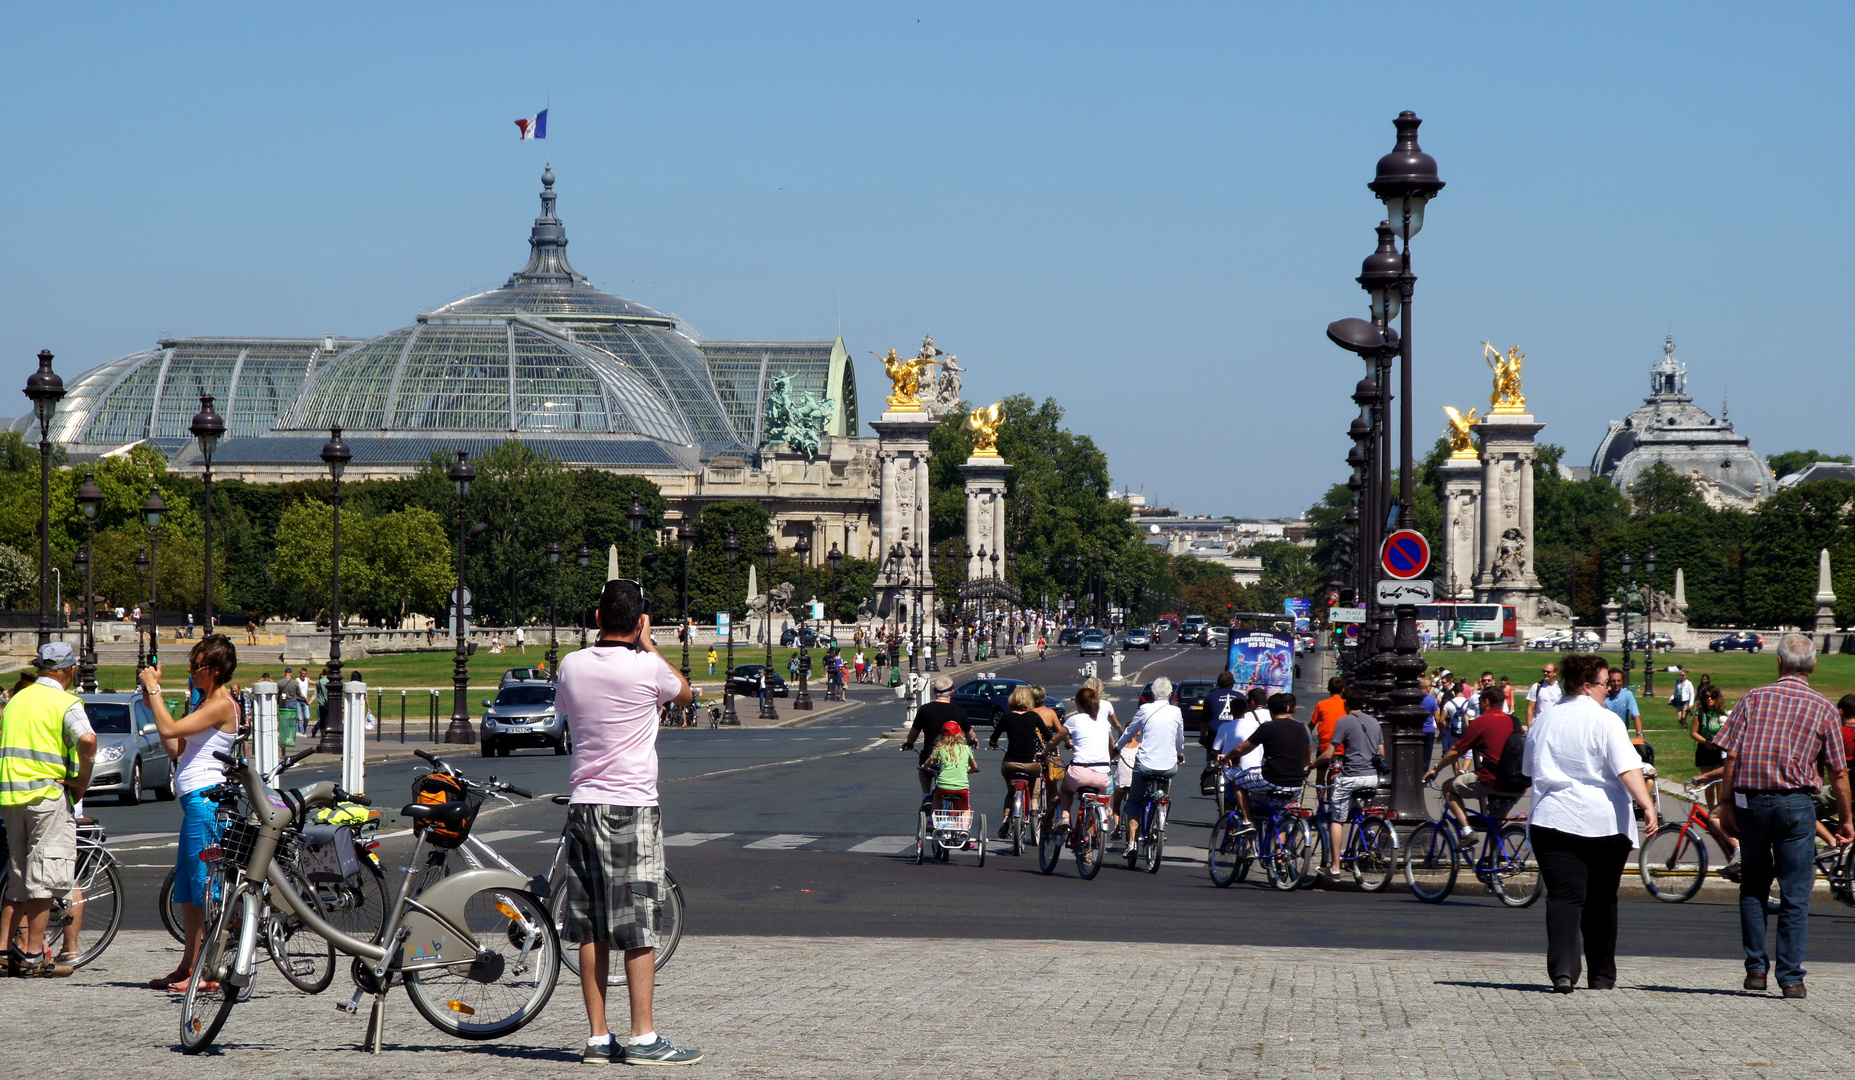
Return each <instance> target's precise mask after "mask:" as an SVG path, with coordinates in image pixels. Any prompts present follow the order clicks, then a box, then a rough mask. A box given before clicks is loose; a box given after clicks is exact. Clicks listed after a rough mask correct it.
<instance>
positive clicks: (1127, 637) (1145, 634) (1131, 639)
mask: <svg viewBox="0 0 1855 1080" xmlns="http://www.w3.org/2000/svg"><path fill="white" fill-rule="evenodd" d="M1121 648H1123V649H1145V650H1146V651H1147V652H1152V651H1153V631H1151V630H1148V629H1147V628H1146V627H1144V626H1130V627H1128V628H1127V630H1126V631H1125V632H1124V633H1122V634H1121Z"/></svg>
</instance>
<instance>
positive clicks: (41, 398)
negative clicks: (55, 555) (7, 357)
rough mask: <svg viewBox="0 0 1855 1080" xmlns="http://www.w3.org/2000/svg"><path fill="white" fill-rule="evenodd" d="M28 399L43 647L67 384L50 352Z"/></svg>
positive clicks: (48, 628) (42, 354)
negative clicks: (58, 424)
mask: <svg viewBox="0 0 1855 1080" xmlns="http://www.w3.org/2000/svg"><path fill="white" fill-rule="evenodd" d="M26 396H27V397H28V398H31V399H32V415H33V416H34V417H36V418H37V419H38V421H39V644H40V645H44V644H45V643H46V642H48V641H50V640H51V639H52V624H51V610H52V417H53V415H55V414H56V413H57V411H58V402H59V400H60V399H61V398H63V397H64V380H63V379H61V378H59V377H58V373H57V372H55V371H53V370H52V354H51V350H50V349H40V350H39V370H37V371H35V372H33V373H32V374H31V375H30V376H28V377H27V379H26Z"/></svg>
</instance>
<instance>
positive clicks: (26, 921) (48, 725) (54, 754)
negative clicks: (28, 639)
mask: <svg viewBox="0 0 1855 1080" xmlns="http://www.w3.org/2000/svg"><path fill="white" fill-rule="evenodd" d="M32 666H33V668H34V670H35V671H36V674H35V675H34V676H33V678H32V682H31V683H30V684H28V685H25V686H22V687H19V688H18V689H16V690H15V691H14V692H13V695H12V697H11V698H9V699H8V701H7V703H6V709H5V711H4V712H0V819H4V821H5V823H6V842H7V879H6V896H5V900H4V903H0V930H3V931H4V933H5V935H6V943H7V950H6V966H7V973H8V974H9V975H13V976H16V977H23V978H63V977H65V976H67V975H70V974H71V972H72V971H73V970H75V969H74V968H73V967H72V965H71V961H72V960H75V959H76V956H75V955H71V954H69V952H68V950H69V946H68V945H67V946H66V949H67V952H64V953H60V954H58V955H56V956H53V955H51V954H49V953H46V952H45V951H44V949H45V931H46V927H47V925H48V924H49V923H50V921H51V910H52V901H53V900H57V899H63V898H66V897H69V896H70V895H71V892H72V890H73V889H75V887H76V885H77V882H76V876H75V874H76V867H77V818H76V816H75V814H74V813H73V805H74V804H75V803H77V802H79V801H81V800H82V799H83V797H84V790H85V789H86V788H88V787H89V786H90V770H91V766H92V765H93V764H94V763H95V761H96V756H97V736H96V732H95V731H94V730H93V729H92V728H91V726H90V719H89V716H88V715H87V714H86V713H85V712H84V703H83V702H82V701H80V700H78V698H77V695H75V694H73V693H71V683H72V682H73V681H75V680H76V678H77V650H75V649H73V648H72V647H71V645H70V643H69V642H65V641H50V642H47V643H45V644H44V645H41V646H39V651H38V655H37V657H36V658H35V659H34V660H33V665H32ZM22 940H23V943H24V944H25V947H26V948H25V949H21V948H20V947H19V943H20V942H21V941H22ZM26 950H30V952H28V951H26Z"/></svg>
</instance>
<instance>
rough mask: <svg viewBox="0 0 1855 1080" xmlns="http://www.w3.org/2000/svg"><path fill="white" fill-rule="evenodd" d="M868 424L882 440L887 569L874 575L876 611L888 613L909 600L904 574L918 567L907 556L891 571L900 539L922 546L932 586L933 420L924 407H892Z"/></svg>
mask: <svg viewBox="0 0 1855 1080" xmlns="http://www.w3.org/2000/svg"><path fill="white" fill-rule="evenodd" d="M870 427H872V428H875V429H876V436H877V438H878V439H879V440H880V441H879V443H878V447H877V453H878V454H879V456H880V457H881V460H882V463H883V467H882V501H881V506H882V520H881V521H880V522H878V523H877V527H876V540H877V544H876V558H877V560H878V561H880V562H881V563H882V564H883V568H884V571H885V572H883V573H879V574H877V576H876V613H877V615H879V616H881V617H884V618H887V617H888V615H889V613H890V612H891V611H893V610H894V605H895V602H896V601H897V600H899V599H906V597H904V596H902V592H903V589H904V585H903V579H904V578H905V577H911V576H912V570H913V568H914V565H913V562H912V561H910V560H907V559H904V563H905V566H904V567H903V568H902V569H901V570H899V571H897V573H896V574H895V575H894V576H891V575H890V574H889V573H887V570H888V569H889V563H888V558H889V552H890V550H891V549H893V548H894V547H895V545H896V544H897V543H900V544H901V545H902V549H903V550H904V551H906V550H907V549H908V548H909V546H910V545H913V544H920V545H921V548H922V557H921V577H922V579H923V580H922V582H920V584H921V585H922V586H923V587H924V588H926V587H932V585H933V575H934V569H933V560H931V559H929V558H928V557H927V546H928V531H927V521H928V514H927V509H928V508H927V492H928V485H927V464H928V436H929V435H931V434H933V432H934V427H935V423H934V420H933V418H932V417H930V416H929V415H928V414H927V412H926V410H923V409H919V408H915V409H890V410H889V411H888V412H885V413H883V414H882V419H881V420H873V421H871V422H870Z"/></svg>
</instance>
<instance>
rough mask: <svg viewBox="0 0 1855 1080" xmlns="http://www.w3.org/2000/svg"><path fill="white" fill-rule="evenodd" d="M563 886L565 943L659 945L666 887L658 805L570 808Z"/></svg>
mask: <svg viewBox="0 0 1855 1080" xmlns="http://www.w3.org/2000/svg"><path fill="white" fill-rule="evenodd" d="M565 887H566V892H567V902H566V905H565V911H564V912H563V915H564V918H563V919H562V921H561V929H560V938H561V942H562V944H563V945H567V946H577V945H581V944H584V943H588V942H593V943H598V942H604V943H607V944H610V945H611V946H612V948H614V949H654V948H656V947H657V945H658V940H657V939H658V933H659V931H660V929H661V926H660V920H661V917H662V911H661V907H660V902H661V900H662V897H663V890H664V887H665V886H664V876H663V815H662V812H661V811H660V810H659V808H657V807H655V806H605V805H601V804H596V803H575V804H573V805H572V806H569V807H568V808H567V879H566V882H565Z"/></svg>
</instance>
